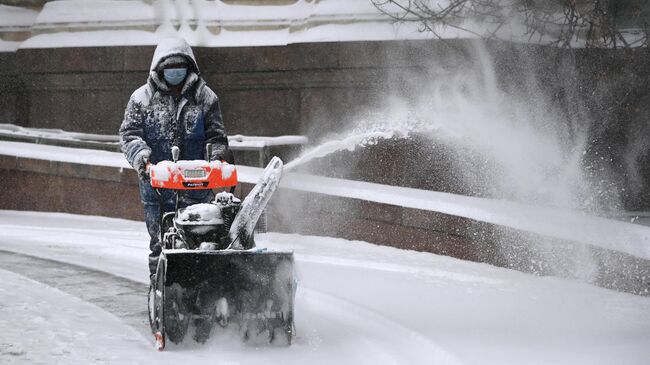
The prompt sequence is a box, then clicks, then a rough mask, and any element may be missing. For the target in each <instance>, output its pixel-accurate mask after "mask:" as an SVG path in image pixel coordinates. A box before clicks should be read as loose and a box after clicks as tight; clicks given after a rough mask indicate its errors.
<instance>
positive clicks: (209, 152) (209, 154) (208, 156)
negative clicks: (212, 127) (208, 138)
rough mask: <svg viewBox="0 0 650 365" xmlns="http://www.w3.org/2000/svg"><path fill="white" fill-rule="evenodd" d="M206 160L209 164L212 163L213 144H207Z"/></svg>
mask: <svg viewBox="0 0 650 365" xmlns="http://www.w3.org/2000/svg"><path fill="white" fill-rule="evenodd" d="M205 160H206V161H208V162H211V161H212V143H206V144H205Z"/></svg>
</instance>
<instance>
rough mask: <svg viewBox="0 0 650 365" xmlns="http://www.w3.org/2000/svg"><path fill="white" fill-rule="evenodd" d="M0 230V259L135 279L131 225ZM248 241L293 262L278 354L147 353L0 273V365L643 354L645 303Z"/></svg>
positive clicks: (48, 217)
mask: <svg viewBox="0 0 650 365" xmlns="http://www.w3.org/2000/svg"><path fill="white" fill-rule="evenodd" d="M0 232H2V233H1V234H0V236H1V237H2V238H1V239H0V255H1V254H2V250H4V251H12V252H20V253H24V254H28V255H32V256H36V257H42V258H48V259H52V260H56V261H59V262H62V263H70V264H76V265H81V266H85V267H89V268H93V269H97V270H101V271H105V272H109V273H112V274H115V275H117V276H121V277H124V278H127V279H129V280H132V281H136V282H140V283H146V282H147V280H148V278H147V261H146V255H147V234H146V231H145V228H144V223H142V222H135V221H127V220H120V219H110V218H103V217H91V216H78V215H68V214H58V213H35V212H16V211H0ZM258 245H259V246H264V247H270V248H278V249H292V250H294V252H295V255H296V265H297V269H298V273H299V289H298V293H297V301H296V316H297V318H296V320H297V323H296V324H297V331H298V332H297V337H296V339H295V344H294V345H293V346H292V347H290V348H277V347H273V348H265V347H250V346H244V345H241V344H239V343H237V342H233V341H227V342H226V343H219V342H218V341H211V342H210V343H209V344H207V345H206V346H196V345H193V344H189V345H187V346H183V347H174V346H172V347H170V348H169V349H168V350H169V351H165V352H163V353H157V352H155V351H154V349H153V347H152V346H151V344H150V342H151V341H150V339H149V338H147V337H145V336H144V335H143V334H144V333H146V325H145V324H144V322H143V323H142V326H137V325H135V327H140V328H133V327H134V325H133V324H131V325H127V324H126V321H123V320H122V319H121V318H118V317H116V316H113V315H111V314H109V313H107V312H104V311H103V310H102V309H101V308H99V307H97V306H95V305H93V304H90V303H88V302H84V301H82V300H80V299H79V298H77V297H74V296H72V295H71V294H69V293H67V292H65V291H61V290H57V289H53V288H51V287H47V286H45V285H44V284H43V283H39V282H35V281H33V280H30V279H26V278H25V277H22V276H19V275H16V274H14V273H11V272H8V271H6V269H5V268H3V269H0V298H1V300H0V333H2V336H0V363H53V362H54V363H84V364H85V363H102V364H104V363H120V364H121V363H152V362H154V361H155V362H156V363H161V364H164V363H174V364H178V363H179V361H183V362H184V363H186V364H193V363H199V364H203V363H205V362H206V361H209V362H210V363H216V364H268V363H273V364H276V363H283V364H305V363H309V364H334V363H335V364H612V363H620V364H647V363H648V359H649V358H650V299H649V298H647V297H640V296H634V295H630V294H624V293H618V292H614V291H610V290H606V289H602V288H597V287H593V286H590V285H587V284H582V283H577V282H571V281H566V280H562V279H557V278H548V277H546V278H544V277H536V276H531V275H527V274H523V273H519V272H516V271H511V270H507V269H501V268H496V267H492V266H489V265H485V264H477V263H471V262H465V261H461V260H457V259H452V258H448V257H443V256H436V255H432V254H428V253H419V252H413V251H403V250H398V249H394V248H389V247H380V246H376V245H372V244H369V243H364V242H353V241H345V240H340V239H333V238H323V237H311V236H299V235H287V234H279V233H268V234H264V235H261V236H260V237H259V238H258ZM62 265H63V264H62ZM80 282H81V281H80ZM80 285H83V284H80ZM143 287H144V285H143ZM145 295H146V294H145V293H144V292H143V293H142V296H143V301H142V303H143V305H145V304H144V303H145V299H144V298H145ZM115 300H116V301H119V300H120V298H119V297H116V298H115ZM143 327H144V328H143ZM217 338H218V336H217Z"/></svg>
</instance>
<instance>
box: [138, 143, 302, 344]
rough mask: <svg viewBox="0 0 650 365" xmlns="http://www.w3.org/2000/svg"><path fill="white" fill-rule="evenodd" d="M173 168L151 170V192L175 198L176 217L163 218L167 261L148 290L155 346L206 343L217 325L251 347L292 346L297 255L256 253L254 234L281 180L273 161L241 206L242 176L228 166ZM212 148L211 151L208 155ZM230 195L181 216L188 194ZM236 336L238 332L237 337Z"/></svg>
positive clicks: (206, 163) (205, 163)
mask: <svg viewBox="0 0 650 365" xmlns="http://www.w3.org/2000/svg"><path fill="white" fill-rule="evenodd" d="M179 152H180V151H179V149H178V148H177V147H173V148H172V161H161V162H159V163H157V164H155V165H151V166H150V168H149V173H150V178H151V186H152V187H153V188H154V189H155V191H156V192H157V193H158V194H159V195H160V191H159V190H158V189H171V190H174V192H175V195H176V204H177V209H176V210H175V211H174V212H170V213H165V214H164V215H163V214H161V222H160V227H161V237H160V239H161V242H162V246H163V250H162V253H161V255H160V258H159V259H158V267H157V270H156V276H155V280H153V281H152V284H151V288H150V290H149V319H150V323H151V329H152V332H153V334H154V338H155V341H156V346H157V348H158V349H159V350H163V349H164V347H165V342H166V340H170V341H171V342H174V343H181V342H183V340H184V338H185V337H186V334H188V333H190V332H193V335H192V337H193V339H194V340H195V341H197V342H200V343H203V342H205V341H206V340H207V339H208V338H209V337H210V333H211V332H212V331H213V327H214V325H215V324H217V325H218V326H217V327H218V328H224V329H225V328H228V327H230V328H233V327H234V328H236V330H237V331H236V333H237V334H238V335H239V336H240V337H241V338H242V340H244V341H246V342H254V343H255V344H259V343H260V342H261V343H271V344H281V345H290V344H291V341H292V338H293V335H294V321H293V309H294V305H293V303H294V294H295V290H296V279H295V274H294V266H293V253H292V252H290V251H278V250H269V249H263V248H257V247H256V246H255V240H254V227H255V225H256V223H257V221H258V219H259V217H260V215H261V214H262V211H263V210H264V208H265V207H266V205H267V203H268V201H269V199H270V198H271V195H272V194H273V192H274V191H275V189H276V188H277V186H278V183H279V181H280V177H281V176H282V166H283V164H282V160H280V159H279V158H277V157H274V158H273V159H272V160H271V162H269V164H268V165H267V167H266V169H265V170H264V172H263V174H262V176H261V177H260V179H259V181H258V183H257V185H255V187H254V188H253V189H252V190H251V191H250V193H249V194H248V195H247V196H246V198H245V199H244V200H243V201H241V200H240V199H239V198H237V197H236V196H235V195H234V194H233V193H234V188H235V186H236V185H237V170H236V168H235V166H234V165H231V164H228V163H227V162H223V161H210V160H209V157H206V160H194V161H179V160H178V156H179ZM210 152H211V148H210V145H209V144H208V145H207V146H206V155H207V156H210ZM196 189H229V191H220V192H218V193H217V194H215V198H214V200H213V201H211V202H209V203H200V204H194V205H189V206H187V207H185V208H179V207H178V202H179V200H180V198H181V194H183V193H184V191H187V190H196ZM231 332H232V331H231Z"/></svg>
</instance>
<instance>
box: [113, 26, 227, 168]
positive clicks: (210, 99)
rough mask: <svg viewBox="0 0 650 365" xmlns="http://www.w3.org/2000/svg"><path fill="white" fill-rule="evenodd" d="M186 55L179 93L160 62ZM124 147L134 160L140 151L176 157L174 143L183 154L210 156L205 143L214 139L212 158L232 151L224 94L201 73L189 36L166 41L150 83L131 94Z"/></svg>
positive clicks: (155, 59) (183, 156) (156, 159)
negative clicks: (221, 101)
mask: <svg viewBox="0 0 650 365" xmlns="http://www.w3.org/2000/svg"><path fill="white" fill-rule="evenodd" d="M179 55H180V56H183V57H185V58H186V59H187V60H188V63H189V64H190V69H189V70H188V75H187V77H186V79H185V83H184V84H183V87H182V91H181V95H180V97H174V95H173V94H172V93H171V92H170V91H169V89H168V87H167V84H166V83H165V82H164V81H163V80H161V79H160V74H159V71H160V70H159V69H158V68H159V65H160V63H161V62H163V61H164V60H165V59H166V58H168V57H172V56H179ZM119 135H120V147H121V149H122V152H124V154H125V156H126V159H127V160H128V161H129V163H130V164H131V165H132V166H133V164H134V162H135V161H136V158H137V157H138V156H139V155H140V154H141V153H149V154H150V161H151V162H152V163H157V162H159V161H162V160H170V159H171V147H172V146H178V147H179V148H180V149H181V159H186V160H196V159H203V158H204V156H205V144H206V143H212V145H213V146H214V147H213V155H212V157H213V158H223V157H224V156H227V155H228V154H229V152H228V139H227V137H226V132H225V129H224V126H223V119H222V115H221V107H220V105H219V98H218V97H217V95H216V94H215V93H214V91H212V90H211V89H210V88H209V87H208V86H207V85H206V83H205V81H204V80H203V79H202V78H201V77H200V73H199V69H198V65H197V64H196V61H195V59H194V54H193V53H192V50H191V48H190V47H189V45H187V43H186V42H185V41H184V40H181V39H169V40H165V41H163V42H161V43H160V44H159V45H158V47H157V48H156V51H155V52H154V57H153V60H152V63H151V69H150V72H149V78H148V80H147V83H146V84H145V85H143V86H142V87H140V88H139V89H137V90H136V91H135V92H134V93H133V94H132V95H131V98H130V99H129V102H128V104H127V107H126V110H125V112H124V120H123V122H122V125H121V127H120V131H119Z"/></svg>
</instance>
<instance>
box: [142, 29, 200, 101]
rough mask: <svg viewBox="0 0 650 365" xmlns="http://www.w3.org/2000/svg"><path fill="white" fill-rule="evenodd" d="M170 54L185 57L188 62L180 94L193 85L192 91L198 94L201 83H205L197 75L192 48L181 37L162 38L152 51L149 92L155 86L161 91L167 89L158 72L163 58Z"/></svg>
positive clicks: (197, 68) (187, 90) (197, 70)
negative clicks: (188, 65)
mask: <svg viewBox="0 0 650 365" xmlns="http://www.w3.org/2000/svg"><path fill="white" fill-rule="evenodd" d="M172 56H182V57H185V58H186V59H187V60H188V62H189V63H190V67H189V70H188V74H187V77H186V78H185V83H184V84H183V88H182V90H181V94H186V93H187V92H189V91H190V90H192V89H193V87H195V86H196V87H195V88H194V91H195V93H196V94H198V93H199V92H200V90H201V85H203V84H205V82H203V81H202V79H201V77H200V76H199V75H200V73H199V66H198V65H197V64H196V59H195V58H194V52H192V48H190V45H189V44H187V42H186V41H185V40H184V39H182V38H167V39H163V40H162V41H161V42H160V43H159V44H158V47H156V50H155V51H154V53H153V59H152V60H151V67H150V69H149V79H148V84H149V85H150V87H151V89H152V90H151V92H152V93H153V91H154V90H155V89H156V88H157V89H159V90H163V91H169V87H168V86H167V83H165V81H163V80H162V79H161V77H162V76H161V75H160V74H159V71H160V70H159V67H160V64H161V63H162V62H163V61H164V60H165V59H167V58H169V57H172ZM198 81H201V82H198Z"/></svg>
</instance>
